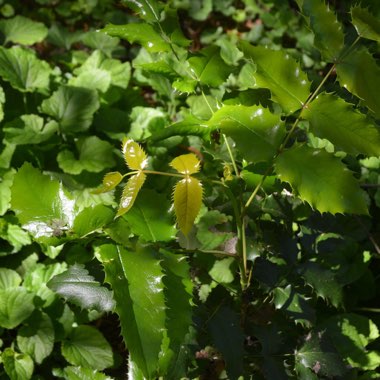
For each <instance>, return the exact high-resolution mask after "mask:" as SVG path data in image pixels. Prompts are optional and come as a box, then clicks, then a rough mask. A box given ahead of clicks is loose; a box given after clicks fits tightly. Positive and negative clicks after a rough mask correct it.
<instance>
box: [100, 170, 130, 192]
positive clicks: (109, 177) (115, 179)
mask: <svg viewBox="0 0 380 380" xmlns="http://www.w3.org/2000/svg"><path fill="white" fill-rule="evenodd" d="M122 180H123V176H122V175H121V173H120V172H110V173H107V174H106V175H105V176H104V178H103V183H102V185H101V186H100V187H99V188H98V189H96V190H94V191H93V193H94V194H100V193H106V192H107V191H111V190H113V189H114V188H115V187H116V186H117V185H118V184H119V183H120V182H121V181H122Z"/></svg>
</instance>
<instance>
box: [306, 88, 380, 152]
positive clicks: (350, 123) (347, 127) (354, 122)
mask: <svg viewBox="0 0 380 380" xmlns="http://www.w3.org/2000/svg"><path fill="white" fill-rule="evenodd" d="M302 115H303V116H304V118H305V119H307V120H309V122H310V130H311V132H313V134H314V135H316V136H318V137H320V138H322V139H328V140H329V141H331V142H332V143H333V144H334V145H335V146H336V147H337V148H338V149H342V150H343V151H345V152H347V153H350V154H354V155H357V154H365V155H367V156H379V155H380V129H379V128H378V127H377V126H376V125H374V124H373V123H372V122H371V121H370V120H369V119H368V118H367V117H366V116H365V115H363V114H362V113H360V112H359V111H357V110H355V109H354V108H353V107H352V105H351V104H349V103H346V102H345V101H344V100H343V99H341V98H339V97H337V96H335V95H331V94H326V93H324V94H321V95H319V96H318V97H317V98H316V99H315V100H314V101H313V102H311V103H310V104H309V106H308V108H307V109H305V110H304V112H303V113H302Z"/></svg>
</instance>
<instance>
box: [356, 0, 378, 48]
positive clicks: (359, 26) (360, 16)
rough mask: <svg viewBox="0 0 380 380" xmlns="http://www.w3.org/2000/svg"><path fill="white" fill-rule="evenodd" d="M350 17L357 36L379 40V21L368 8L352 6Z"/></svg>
mask: <svg viewBox="0 0 380 380" xmlns="http://www.w3.org/2000/svg"><path fill="white" fill-rule="evenodd" d="M351 18H352V23H353V24H354V26H355V29H356V31H357V32H358V34H359V36H361V37H363V38H368V39H370V40H374V41H377V42H380V21H379V19H378V18H376V17H375V16H374V15H373V14H372V13H370V12H369V10H368V9H365V8H361V7H360V6H354V7H352V8H351Z"/></svg>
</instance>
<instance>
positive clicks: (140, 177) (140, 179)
mask: <svg viewBox="0 0 380 380" xmlns="http://www.w3.org/2000/svg"><path fill="white" fill-rule="evenodd" d="M145 180H146V175H145V174H144V173H143V172H139V173H137V174H135V175H133V176H132V177H130V178H129V179H128V182H127V184H126V185H125V186H124V190H123V194H122V195H121V199H120V204H119V209H118V211H117V214H116V216H120V215H123V214H125V213H126V212H128V211H129V210H130V208H131V207H132V206H133V203H134V202H135V200H136V197H137V194H138V193H139V191H140V189H141V187H142V185H143V184H144V182H145Z"/></svg>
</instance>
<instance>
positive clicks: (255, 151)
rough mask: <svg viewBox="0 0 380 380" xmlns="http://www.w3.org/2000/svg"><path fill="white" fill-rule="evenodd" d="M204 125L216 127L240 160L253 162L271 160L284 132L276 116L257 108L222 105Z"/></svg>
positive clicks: (278, 116)
mask: <svg viewBox="0 0 380 380" xmlns="http://www.w3.org/2000/svg"><path fill="white" fill-rule="evenodd" d="M207 124H208V125H209V126H210V127H212V128H220V129H221V131H222V132H223V133H225V134H226V135H227V136H229V137H231V138H232V139H233V140H234V141H235V143H236V147H237V148H238V149H239V150H240V152H241V153H242V155H243V157H244V158H245V159H246V160H248V161H254V162H258V161H266V160H269V159H271V158H273V156H274V155H275V153H276V151H277V149H278V148H279V146H280V144H281V142H282V140H283V138H284V136H285V133H286V131H285V128H284V127H283V123H282V121H281V118H280V115H275V114H272V113H271V112H270V111H269V110H268V109H266V108H263V107H259V106H252V107H246V106H242V105H234V106H229V105H226V106H224V107H222V108H221V109H220V110H218V111H217V112H215V113H214V115H213V116H212V118H211V119H210V120H209V121H208V122H207Z"/></svg>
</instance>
